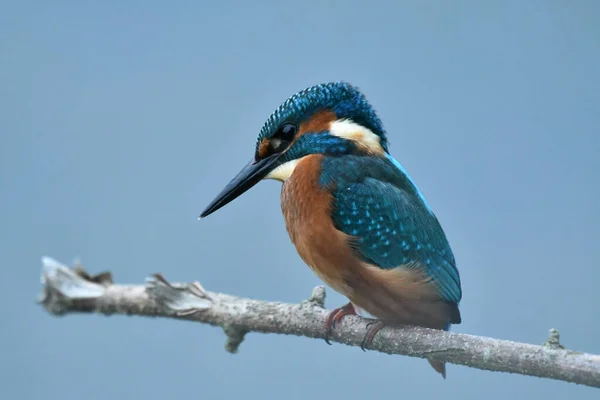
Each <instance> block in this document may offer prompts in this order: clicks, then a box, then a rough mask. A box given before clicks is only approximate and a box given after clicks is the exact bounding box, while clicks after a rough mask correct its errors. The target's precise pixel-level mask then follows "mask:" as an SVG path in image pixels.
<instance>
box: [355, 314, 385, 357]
mask: <svg viewBox="0 0 600 400" xmlns="http://www.w3.org/2000/svg"><path fill="white" fill-rule="evenodd" d="M383 327H385V324H384V323H383V322H381V321H377V320H376V321H371V322H369V323H367V333H366V335H365V337H364V338H363V340H362V343H361V344H360V348H361V350H362V351H366V348H368V347H369V346H370V345H371V343H372V342H373V338H374V337H375V335H377V332H379V331H380V330H381V328H383Z"/></svg>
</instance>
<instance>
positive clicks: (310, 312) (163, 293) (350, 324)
mask: <svg viewBox="0 0 600 400" xmlns="http://www.w3.org/2000/svg"><path fill="white" fill-rule="evenodd" d="M42 263H43V270H42V271H43V274H42V283H43V284H44V289H43V292H42V294H41V296H40V303H41V304H42V305H43V306H44V307H45V308H46V310H47V311H48V312H50V313H52V314H54V315H63V314H67V313H77V312H83V313H91V312H98V313H102V314H106V315H111V314H126V315H142V316H151V317H167V318H175V319H183V320H188V321H196V322H202V323H206V324H210V325H215V326H220V327H222V328H223V330H224V332H225V334H226V335H227V343H226V346H225V348H226V350H227V351H229V352H232V353H235V352H237V350H238V347H239V345H240V344H241V343H242V341H243V340H244V336H245V334H246V333H247V332H262V333H279V334H287V335H296V336H306V337H310V338H321V339H324V338H325V321H326V319H327V316H328V314H329V312H328V311H327V310H326V309H324V301H325V289H324V288H323V287H322V286H319V287H316V288H315V289H314V290H313V293H312V295H311V297H310V298H309V299H308V300H305V301H303V302H302V303H300V304H285V303H276V302H267V301H260V300H251V299H244V298H239V297H235V296H230V295H226V294H221V293H213V292H208V291H206V290H204V288H203V287H202V286H201V285H200V284H199V283H197V282H194V283H190V284H175V283H169V282H168V281H167V280H166V279H164V278H163V277H162V275H160V274H157V275H154V276H153V277H151V278H148V279H147V281H146V284H145V285H118V284H113V282H112V277H111V275H110V273H102V274H100V275H96V276H90V275H89V274H87V273H86V272H85V271H84V270H83V268H81V267H80V266H79V267H76V268H75V269H70V268H68V267H66V266H64V265H62V264H60V263H58V262H57V261H55V260H53V259H51V258H47V257H44V258H43V259H42ZM367 322H368V320H367V319H364V318H361V317H356V316H347V317H345V318H344V319H343V320H342V321H341V323H340V324H339V325H338V326H337V328H336V329H335V330H334V332H333V334H332V338H331V339H332V340H335V341H337V342H339V343H343V344H346V345H349V346H360V344H361V341H362V339H363V337H364V335H365V333H366V329H367V326H366V325H367ZM370 348H371V350H375V351H379V352H382V353H388V354H400V355H407V356H411V357H421V358H427V359H432V360H438V361H445V362H449V363H453V364H459V365H465V366H468V367H471V368H479V369H483V370H489V371H501V372H511V373H517V374H521V375H530V376H537V377H542V378H550V379H557V380H562V381H567V382H573V383H578V384H582V385H587V386H593V387H600V356H598V355H593V354H586V353H580V352H575V351H571V350H566V349H564V348H563V346H561V344H560V342H559V335H558V331H557V330H555V329H552V330H551V331H550V337H549V338H548V340H547V341H546V342H545V343H544V344H543V345H541V346H536V345H531V344H525V343H518V342H511V341H506V340H499V339H492V338H487V337H480V336H472V335H466V334H459V333H452V332H444V331H438V330H432V329H425V328H418V327H401V328H384V329H383V330H381V331H380V333H378V334H377V336H376V337H375V340H374V341H373V343H372V344H371V346H370Z"/></svg>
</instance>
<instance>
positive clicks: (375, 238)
mask: <svg viewBox="0 0 600 400" xmlns="http://www.w3.org/2000/svg"><path fill="white" fill-rule="evenodd" d="M320 183H321V184H322V185H324V186H327V187H329V188H330V190H331V191H332V194H333V198H334V199H333V204H332V215H331V217H332V219H333V222H334V225H335V227H336V228H337V229H339V230H340V231H342V232H344V233H346V234H347V235H351V236H354V237H355V238H356V241H355V243H353V247H354V248H355V251H356V252H357V255H358V257H359V258H361V259H362V260H363V261H366V262H368V263H370V264H372V265H376V266H378V267H380V268H383V269H390V268H395V267H398V266H400V265H403V264H414V263H418V264H419V265H420V266H421V267H423V268H424V272H426V273H427V274H428V276H430V277H431V278H432V279H433V280H434V281H435V282H436V283H437V284H438V288H439V292H440V294H441V295H442V298H444V300H446V301H448V302H452V303H458V302H459V301H460V300H461V298H462V290H461V285H460V277H459V274H458V270H457V269H456V266H455V260H454V255H453V254H452V250H451V249H450V245H449V244H448V241H447V239H446V235H445V234H444V231H443V229H442V227H441V226H440V224H439V222H438V220H437V218H436V217H435V215H434V214H433V213H432V212H431V210H430V209H429V207H428V206H427V204H426V203H425V202H424V200H423V198H422V196H421V194H420V193H419V191H418V190H417V188H416V186H415V185H414V184H413V182H412V181H411V180H410V178H409V177H408V175H406V174H405V173H404V172H403V171H402V170H401V169H399V168H398V167H397V166H396V165H395V163H394V161H393V160H392V159H391V157H364V156H354V155H348V156H343V157H325V158H324V159H323V164H322V173H321V182H320Z"/></svg>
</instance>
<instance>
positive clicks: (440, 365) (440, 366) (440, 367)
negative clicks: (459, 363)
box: [427, 360, 446, 379]
mask: <svg viewBox="0 0 600 400" xmlns="http://www.w3.org/2000/svg"><path fill="white" fill-rule="evenodd" d="M427 361H429V364H431V366H432V367H433V369H435V370H436V372H439V373H440V375H442V377H443V378H444V379H446V363H445V362H443V361H434V360H427Z"/></svg>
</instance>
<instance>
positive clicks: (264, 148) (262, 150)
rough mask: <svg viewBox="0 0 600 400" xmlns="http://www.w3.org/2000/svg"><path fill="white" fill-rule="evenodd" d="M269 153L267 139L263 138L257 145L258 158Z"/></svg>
mask: <svg viewBox="0 0 600 400" xmlns="http://www.w3.org/2000/svg"><path fill="white" fill-rule="evenodd" d="M268 154H269V141H268V140H267V139H263V140H262V141H261V142H260V144H259V145H258V155H259V157H260V158H264V157H266V156H267V155H268Z"/></svg>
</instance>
